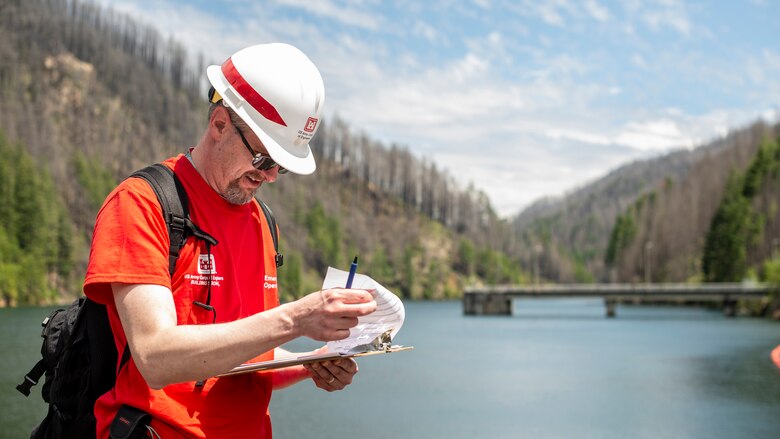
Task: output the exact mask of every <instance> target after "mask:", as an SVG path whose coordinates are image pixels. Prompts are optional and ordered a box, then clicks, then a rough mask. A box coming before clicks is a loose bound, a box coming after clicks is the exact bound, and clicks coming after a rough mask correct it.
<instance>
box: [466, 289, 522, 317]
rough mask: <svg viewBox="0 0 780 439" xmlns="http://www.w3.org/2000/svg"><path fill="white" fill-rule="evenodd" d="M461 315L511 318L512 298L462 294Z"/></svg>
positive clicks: (501, 295)
mask: <svg viewBox="0 0 780 439" xmlns="http://www.w3.org/2000/svg"><path fill="white" fill-rule="evenodd" d="M463 314H465V315H467V316H511V315H512V298H511V297H509V296H507V295H506V294H501V293H490V294H464V295H463Z"/></svg>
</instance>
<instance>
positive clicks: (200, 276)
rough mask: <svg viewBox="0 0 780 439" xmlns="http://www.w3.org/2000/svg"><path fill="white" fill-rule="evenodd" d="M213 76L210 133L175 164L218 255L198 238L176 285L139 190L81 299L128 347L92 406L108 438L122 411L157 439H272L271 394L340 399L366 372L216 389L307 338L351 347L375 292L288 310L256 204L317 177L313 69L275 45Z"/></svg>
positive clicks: (342, 367)
mask: <svg viewBox="0 0 780 439" xmlns="http://www.w3.org/2000/svg"><path fill="white" fill-rule="evenodd" d="M207 75H208V78H209V81H210V82H211V84H212V86H213V90H212V91H211V93H210V98H211V101H212V105H211V108H210V109H209V120H208V126H207V128H206V130H205V132H204V133H203V136H202V137H201V139H200V141H199V142H198V144H197V145H196V146H195V147H194V148H191V149H190V150H189V151H188V152H187V153H186V154H184V155H180V156H178V157H174V158H171V159H168V160H166V161H165V162H164V164H165V165H166V166H169V167H170V168H171V169H173V171H174V173H175V175H176V176H177V177H178V178H179V180H181V182H182V185H183V186H184V188H185V190H186V192H187V195H188V197H189V200H190V201H189V208H190V216H191V218H192V221H193V223H195V224H196V225H197V226H198V227H199V228H200V229H202V230H203V231H205V232H207V233H208V234H210V235H211V236H213V237H214V238H215V239H216V241H217V245H211V244H210V243H208V242H205V241H199V240H197V239H193V238H190V239H189V240H188V241H187V243H186V244H185V245H184V247H183V248H182V250H181V252H180V256H179V258H178V261H177V265H176V270H175V272H174V274H173V276H171V275H170V273H169V271H168V249H169V238H168V233H167V229H166V224H165V222H164V220H163V218H162V214H161V208H160V204H159V202H158V201H157V198H156V196H155V195H154V192H153V191H152V189H151V187H150V186H149V185H148V184H147V183H146V182H145V181H143V180H141V179H138V178H130V179H127V180H125V181H124V182H123V183H121V184H120V185H119V186H118V187H117V188H116V189H115V190H114V191H113V192H112V193H111V194H109V196H108V197H107V199H106V201H105V203H104V205H103V207H102V208H101V210H100V212H99V214H98V218H97V221H96V224H95V233H94V238H93V243H92V250H91V254H90V259H89V266H88V269H87V276H86V280H85V283H84V291H85V293H86V294H87V296H88V297H90V298H91V299H93V300H95V301H97V302H98V303H103V304H105V305H106V306H107V309H108V314H109V320H110V323H111V328H112V330H113V333H114V339H115V342H116V346H117V350H118V352H120V353H121V352H123V350H124V348H125V346H126V345H128V346H129V349H130V361H129V362H128V363H127V364H125V365H124V366H123V367H122V368H121V369H120V371H119V374H118V376H117V382H116V386H115V387H114V389H112V390H111V391H109V392H108V393H106V394H105V395H103V396H102V397H101V398H100V399H99V400H98V401H97V403H96V405H95V415H96V418H97V420H98V426H97V432H98V437H99V438H106V437H108V436H109V429H110V427H111V423H112V422H119V421H115V418H119V417H117V416H116V414H117V412H118V411H119V410H120V407H122V406H129V407H134V408H136V409H140V410H142V411H144V412H146V413H148V414H150V415H151V417H152V421H151V425H150V426H149V432H150V433H149V434H150V435H155V434H156V435H158V436H160V437H163V438H165V439H168V438H179V437H185V438H202V437H208V438H209V439H213V438H228V437H229V438H236V437H241V438H266V437H271V425H270V418H269V415H268V403H269V400H270V395H271V390H272V389H278V388H282V387H285V386H288V385H291V384H293V383H296V382H299V381H302V380H304V379H307V378H311V379H312V380H313V381H314V383H315V384H316V385H317V386H318V387H320V388H322V389H324V390H328V391H333V390H340V389H343V388H344V387H345V386H346V385H348V384H350V383H351V382H352V378H353V376H354V375H355V373H356V372H357V365H356V364H355V362H354V361H352V360H343V359H342V360H337V361H335V362H324V363H320V364H315V365H312V366H308V367H307V368H304V367H303V366H297V367H293V368H287V369H282V370H279V371H277V372H273V373H269V372H266V373H250V374H243V375H235V376H229V377H217V375H220V374H222V373H224V372H227V371H228V370H230V369H231V368H233V367H235V366H238V365H239V364H241V363H244V362H247V361H249V360H252V359H258V358H259V359H272V358H274V354H275V353H277V354H279V356H281V355H285V353H284V352H283V351H281V349H279V348H278V347H279V346H280V345H282V344H283V343H286V342H288V341H290V340H292V339H294V338H297V337H300V336H308V337H310V338H313V339H315V340H320V341H330V340H338V339H342V338H346V337H347V336H348V334H349V328H351V327H353V326H355V325H356V324H357V318H358V317H359V316H363V315H366V314H369V313H371V312H373V311H374V309H375V308H376V303H375V302H374V301H373V299H372V296H371V294H370V293H369V292H367V291H363V290H351V289H349V290H348V289H332V290H323V291H319V292H315V293H311V294H309V295H308V296H306V297H304V298H302V299H300V300H298V301H295V302H291V303H287V304H284V305H281V306H278V294H277V285H276V265H275V263H274V258H273V257H274V255H275V251H274V248H273V243H272V238H271V235H270V231H269V228H268V224H266V221H265V217H264V215H263V213H262V211H261V209H260V207H259V205H258V203H257V201H256V200H255V199H254V195H255V193H256V191H257V190H258V189H259V188H260V186H261V185H262V184H263V183H273V182H274V181H275V180H276V179H277V178H278V177H279V173H280V172H283V171H290V172H293V173H297V174H308V173H311V172H313V171H314V168H315V165H314V158H313V156H312V153H311V149H310V148H309V146H308V142H309V140H310V139H311V137H312V136H313V135H314V131H315V130H316V125H317V122H318V119H319V114H320V111H321V108H322V103H323V100H324V91H323V85H322V78H321V77H320V74H319V72H318V71H317V69H316V67H315V66H314V65H313V64H312V63H311V61H309V59H308V58H306V56H305V55H304V54H303V53H301V52H300V51H299V50H297V49H295V48H294V47H292V46H289V45H285V44H267V45H258V46H252V47H248V48H246V49H243V50H241V51H239V52H237V53H235V54H234V55H233V56H232V57H231V58H230V59H228V60H227V61H225V63H224V64H223V65H222V66H211V67H209V68H208V70H207ZM142 431H143V430H142ZM144 433H145V431H144Z"/></svg>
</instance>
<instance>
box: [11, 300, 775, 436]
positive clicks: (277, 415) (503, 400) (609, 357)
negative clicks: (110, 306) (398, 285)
mask: <svg viewBox="0 0 780 439" xmlns="http://www.w3.org/2000/svg"><path fill="white" fill-rule="evenodd" d="M405 306H406V315H407V320H406V323H405V325H404V327H403V329H402V330H401V332H400V333H399V335H398V337H397V339H396V340H395V341H396V342H397V343H399V344H403V345H413V346H414V347H415V349H414V350H412V351H407V352H399V353H395V354H391V355H383V356H376V357H369V358H363V359H360V360H359V364H360V373H359V374H358V375H357V376H356V378H355V382H354V383H353V385H352V386H350V387H349V388H347V390H345V391H343V392H336V393H327V392H323V391H321V390H319V389H316V388H315V387H314V386H313V385H311V384H310V383H308V382H306V383H302V384H300V385H298V386H296V387H293V388H290V389H285V390H282V391H279V392H277V393H275V394H274V397H273V399H272V403H271V415H272V419H273V423H274V431H275V437H277V438H307V437H318V438H339V439H342V438H345V437H346V438H353V437H355V438H356V437H361V438H475V437H490V438H621V439H622V438H654V439H655V438H773V439H776V438H778V437H780V369H778V368H777V367H776V366H775V365H774V364H773V363H772V362H771V360H770V358H769V354H770V351H771V350H772V348H773V347H775V346H777V345H778V344H780V323H777V322H771V321H766V320H760V319H750V318H726V317H723V316H722V314H721V313H719V312H717V311H708V310H702V309H692V308H666V307H618V309H617V318H614V319H607V318H604V309H603V306H602V304H601V303H600V301H594V300H557V301H533V300H529V301H525V300H523V301H517V302H516V304H515V313H516V314H515V315H514V316H512V317H465V316H463V315H462V311H461V305H460V302H447V303H425V302H411V303H406V304H405ZM45 315H46V311H45V310H41V309H14V310H8V309H2V310H0V328H2V334H3V337H0V343H1V344H0V349H1V350H0V352H2V354H3V358H4V360H3V362H2V365H1V366H0V405H1V406H2V408H3V409H2V410H0V425H2V426H3V428H2V429H0V437H2V438H6V437H7V438H21V437H27V434H28V431H29V429H30V428H31V427H32V426H33V425H34V424H35V423H36V422H37V420H38V419H39V418H40V417H41V416H42V415H43V412H44V406H43V404H42V402H41V400H40V393H39V389H38V388H35V390H34V393H33V394H32V395H31V396H30V398H24V397H22V396H21V395H20V394H19V393H18V392H16V390H15V389H14V387H15V386H16V384H17V383H18V381H19V379H20V378H21V377H22V375H23V374H24V372H26V371H27V369H28V368H29V367H30V366H32V364H33V363H34V361H35V359H36V356H37V355H39V354H38V349H39V348H40V340H41V339H40V337H39V332H40V330H39V329H40V326H39V322H40V320H41V319H42V317H44V316H45ZM316 346H317V344H316V343H314V342H311V341H310V340H301V341H299V342H296V343H292V344H290V345H288V348H290V349H299V350H302V349H309V348H313V347H316Z"/></svg>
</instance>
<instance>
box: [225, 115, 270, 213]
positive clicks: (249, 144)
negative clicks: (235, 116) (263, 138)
mask: <svg viewBox="0 0 780 439" xmlns="http://www.w3.org/2000/svg"><path fill="white" fill-rule="evenodd" d="M231 125H232V124H231ZM247 131H248V132H246V133H241V132H239V131H238V128H236V127H235V125H234V126H233V129H232V131H230V132H229V133H228V134H226V136H225V137H224V138H223V142H222V143H223V145H221V146H222V149H223V154H224V155H226V156H227V157H226V158H229V160H226V161H225V162H226V165H228V166H227V167H226V177H227V178H226V179H227V180H228V182H227V185H226V186H225V188H224V189H223V190H222V191H221V192H220V195H221V196H222V198H224V199H225V200H226V201H227V202H229V203H231V204H236V205H242V204H246V203H248V202H250V201H252V198H254V196H255V194H256V193H257V190H258V189H260V186H262V184H263V183H265V182H268V183H273V182H274V181H276V178H277V177H278V176H279V167H278V166H273V167H271V168H269V169H265V170H262V169H256V168H255V167H254V166H253V165H252V162H253V159H254V157H253V155H252V152H255V154H256V153H260V154H262V155H266V156H267V155H268V152H267V151H266V149H265V147H264V146H263V144H262V142H260V139H258V138H257V136H255V135H254V133H252V132H251V130H247ZM242 137H243V138H242ZM245 145H246V146H245ZM250 150H251V151H252V152H250ZM269 159H270V158H269Z"/></svg>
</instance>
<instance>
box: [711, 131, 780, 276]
mask: <svg viewBox="0 0 780 439" xmlns="http://www.w3.org/2000/svg"><path fill="white" fill-rule="evenodd" d="M778 151H780V144H778V141H774V142H764V143H763V144H762V145H761V148H760V149H759V150H758V153H757V154H756V157H755V158H754V159H753V161H752V162H751V164H750V167H749V168H748V169H747V171H745V174H744V176H741V175H739V174H734V175H732V176H731V178H730V179H729V182H728V185H727V187H726V192H725V194H724V196H723V199H722V200H721V203H720V206H718V210H717V211H716V212H715V216H714V217H713V219H712V222H711V224H710V229H709V231H708V232H707V238H706V241H705V244H704V253H703V256H702V269H703V271H704V278H705V280H707V281H710V282H738V281H741V280H742V279H743V278H745V276H746V275H747V274H748V269H749V267H748V266H747V246H748V245H756V244H757V243H758V242H757V240H759V239H760V238H761V235H762V233H763V229H764V224H765V218H763V217H762V216H761V215H759V214H757V213H755V212H754V211H753V207H752V204H751V200H752V198H753V197H754V196H756V195H757V194H758V193H759V191H760V190H761V188H762V187H763V185H764V184H765V183H766V181H767V176H768V175H771V174H773V173H774V172H776V169H777V168H778V166H780V160H778V159H779V158H780V154H779V153H778Z"/></svg>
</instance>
